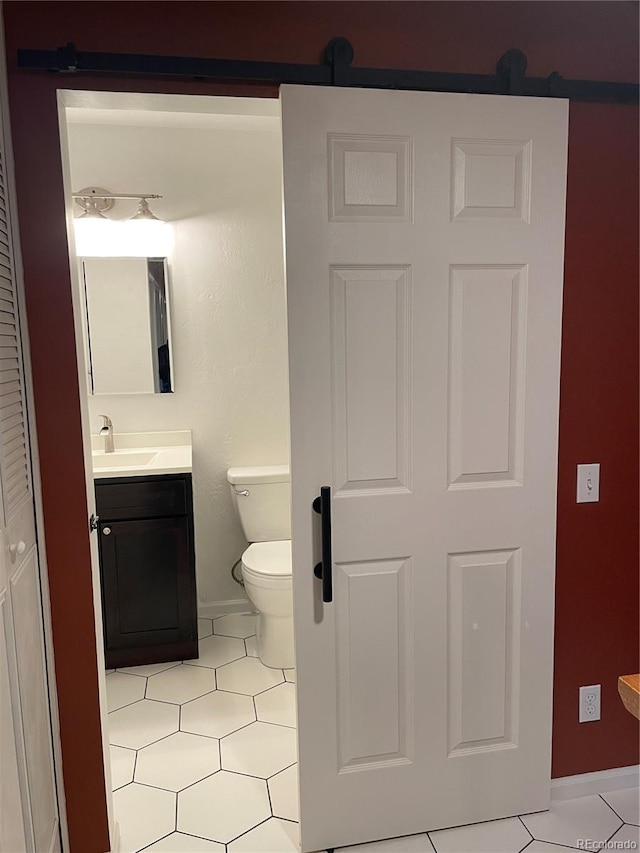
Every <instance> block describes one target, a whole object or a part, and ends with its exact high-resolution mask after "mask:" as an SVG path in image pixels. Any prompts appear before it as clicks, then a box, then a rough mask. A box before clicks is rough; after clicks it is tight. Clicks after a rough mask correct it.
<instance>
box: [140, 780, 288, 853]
mask: <svg viewBox="0 0 640 853" xmlns="http://www.w3.org/2000/svg"><path fill="white" fill-rule="evenodd" d="M123 790H126V789H123ZM270 815H271V809H270V807H269V798H268V796H267V784H266V782H264V781H263V780H262V779H252V778H250V777H249V776H240V775H238V774H237V773H225V771H224V770H221V771H220V772H219V773H216V774H215V775H214V776H210V777H209V778H208V779H203V781H202V782H197V783H196V784H195V785H193V786H192V787H191V788H187V789H186V791H182V792H181V793H179V794H178V826H177V829H178V831H179V832H186V833H191V834H193V835H198V836H200V837H201V838H210V839H211V840H212V841H219V842H220V843H226V842H228V841H231V840H232V839H233V838H237V836H238V835H241V834H242V833H243V832H247V830H249V829H251V828H252V827H254V826H257V825H258V824H259V823H262V821H264V820H266V819H267V818H268V817H270ZM279 853H283V851H279Z"/></svg>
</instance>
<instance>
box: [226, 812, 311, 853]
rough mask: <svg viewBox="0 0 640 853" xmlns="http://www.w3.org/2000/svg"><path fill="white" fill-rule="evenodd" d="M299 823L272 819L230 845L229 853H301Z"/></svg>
mask: <svg viewBox="0 0 640 853" xmlns="http://www.w3.org/2000/svg"><path fill="white" fill-rule="evenodd" d="M299 839H300V831H299V828H298V824H297V823H291V822H290V821H288V820H280V819H279V818H277V817H272V818H270V819H269V820H267V821H265V822H264V823H262V824H260V826H258V827H256V828H255V829H252V830H251V831H250V832H247V833H246V834H245V835H242V836H241V837H240V838H237V839H236V840H235V841H232V842H231V844H229V845H228V847H227V850H228V851H229V853H299V851H300V841H299Z"/></svg>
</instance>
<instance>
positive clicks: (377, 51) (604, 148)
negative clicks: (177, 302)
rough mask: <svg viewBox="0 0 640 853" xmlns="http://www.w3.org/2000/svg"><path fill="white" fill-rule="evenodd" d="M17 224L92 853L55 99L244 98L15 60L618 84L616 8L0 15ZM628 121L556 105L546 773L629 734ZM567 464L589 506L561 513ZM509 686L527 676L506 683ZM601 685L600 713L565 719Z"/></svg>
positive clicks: (83, 811) (61, 660) (632, 274)
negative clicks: (81, 53) (36, 69)
mask: <svg viewBox="0 0 640 853" xmlns="http://www.w3.org/2000/svg"><path fill="white" fill-rule="evenodd" d="M4 17H5V27H6V39H7V55H8V63H9V75H10V79H9V82H10V98H11V114H12V121H13V137H14V145H15V157H16V168H17V180H18V196H19V198H18V202H19V212H20V229H21V236H22V246H23V255H24V267H25V277H26V288H27V309H28V320H29V327H30V332H31V342H32V360H33V371H34V384H35V394H36V416H37V422H38V427H39V430H38V432H39V436H38V437H39V444H40V454H41V473H42V482H43V490H44V504H45V534H46V545H47V556H48V563H49V573H50V586H51V600H52V616H53V630H54V645H55V653H56V677H57V681H58V698H59V704H60V721H61V730H62V746H63V769H64V781H65V788H66V795H67V809H68V817H69V826H70V835H71V846H72V851H73V853H100V851H104V850H106V849H107V834H106V817H105V798H104V791H103V790H102V789H101V764H102V756H101V746H100V731H99V712H98V704H97V693H96V660H95V652H94V624H93V616H92V607H93V602H92V592H91V577H90V564H89V547H88V537H87V513H86V505H85V496H84V479H83V459H82V451H81V432H80V416H79V397H78V383H77V374H76V356H75V346H74V333H73V318H72V311H71V285H70V280H69V270H68V257H67V248H66V236H65V225H64V217H63V209H64V201H63V192H62V179H61V167H60V154H59V141H58V127H57V114H56V103H55V91H56V87H57V86H59V87H61V88H80V89H107V90H128V91H129V90H131V91H166V92H187V93H189V92H190V93H196V94H204V93H210V94H221V93H223V92H225V93H237V94H263V95H265V96H273V95H274V94H275V92H274V91H273V89H272V88H269V87H258V86H256V87H253V89H251V88H249V87H246V86H245V87H233V86H231V85H228V86H224V87H223V86H213V85H210V84H204V83H190V82H183V81H175V80H167V81H162V80H130V79H126V78H113V77H109V78H98V77H89V76H85V77H83V76H81V75H72V76H64V77H56V76H54V75H47V74H42V73H31V72H24V71H23V72H21V71H18V70H17V69H16V67H15V51H16V49H17V48H18V47H25V48H47V49H51V48H55V47H58V46H59V45H63V44H66V42H68V41H74V42H75V43H76V45H77V47H78V49H79V50H83V49H84V50H104V51H121V52H142V53H145V52H146V53H166V54H180V55H193V56H218V57H229V58H254V59H273V60H280V61H294V62H296V61H298V62H316V61H318V60H319V58H320V55H321V52H322V49H323V47H324V45H325V44H326V42H327V41H328V40H329V39H330V38H331V37H332V36H335V35H343V36H346V37H347V38H349V39H350V40H351V41H352V42H353V44H354V46H355V49H356V59H355V63H356V64H360V65H373V66H385V65H386V66H388V67H400V68H410V67H411V68H426V69H431V70H443V71H444V70H450V71H469V72H483V73H491V72H492V71H493V68H494V65H495V61H496V60H497V58H498V57H499V56H500V55H501V54H502V53H503V52H504V51H505V50H507V49H508V48H511V47H519V48H521V49H522V50H524V51H525V52H526V53H527V55H528V57H529V73H530V74H532V75H540V76H543V75H547V74H548V73H550V72H551V71H554V70H558V71H560V72H561V73H562V74H563V75H564V76H566V77H576V78H590V79H601V80H618V81H635V80H637V74H638V37H637V33H638V6H637V4H636V3H626V2H615V3H613V2H481V0H480V2H448V3H446V2H410V3H404V2H390V3H388V2H373V3H371V2H357V3H350V2H339V3H338V2H335V3H333V2H325V3H316V2H285V3H280V2H265V3H250V2H236V3H226V2H196V3H192V2H165V3H159V2H154V3H150V2H127V3H109V2H99V1H98V2H78V3H72V2H71V3H64V2H43V3H38V2H13V0H6V2H5V3H4ZM637 138H638V110H637V108H635V107H631V106H606V105H598V104H572V105H571V110H570V131H569V180H568V200H567V203H568V210H567V243H566V277H565V302H564V320H563V349H562V381H561V403H560V466H559V482H558V563H557V597H556V652H555V661H556V669H555V695H554V734H553V775H554V776H564V775H570V774H574V773H582V772H586V771H591V770H601V769H605V768H610V767H617V766H621V765H625V764H632V763H635V762H637V760H638V730H637V727H636V725H635V724H634V721H633V719H632V717H631V716H630V715H629V714H627V712H626V711H624V710H623V708H622V705H621V703H620V701H619V699H618V696H617V693H616V679H617V676H618V675H619V674H624V673H630V672H637V671H638V669H639V666H638V640H639V638H638V268H637V264H638V149H637ZM579 462H600V463H601V465H602V475H601V477H602V479H601V500H600V503H598V504H587V505H580V506H577V505H576V503H575V494H574V493H575V469H576V464H577V463H579ZM525 677H526V674H525ZM594 682H595V683H601V684H602V690H603V694H602V706H603V719H602V721H601V722H599V723H596V724H591V725H584V724H583V725H579V724H578V722H577V688H578V686H579V685H581V684H590V683H594Z"/></svg>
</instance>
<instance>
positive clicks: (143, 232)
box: [73, 187, 172, 257]
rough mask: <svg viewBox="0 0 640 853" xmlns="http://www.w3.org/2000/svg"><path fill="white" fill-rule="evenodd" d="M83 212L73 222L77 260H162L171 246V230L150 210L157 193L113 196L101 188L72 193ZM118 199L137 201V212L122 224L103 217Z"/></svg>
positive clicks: (158, 196) (120, 220) (90, 188)
mask: <svg viewBox="0 0 640 853" xmlns="http://www.w3.org/2000/svg"><path fill="white" fill-rule="evenodd" d="M73 198H74V200H75V202H76V204H78V205H79V207H81V208H82V209H83V210H84V213H82V214H81V215H80V216H78V217H76V219H75V220H74V226H75V234H76V252H77V254H78V256H80V257H114V256H115V257H165V256H166V255H167V254H169V252H170V250H171V244H172V233H171V228H170V227H169V226H168V225H167V224H166V223H165V222H163V221H162V219H159V218H158V217H157V216H156V215H155V214H154V213H153V212H152V211H151V209H150V207H149V201H148V200H149V199H156V198H162V196H161V195H158V194H157V193H112V192H110V191H109V190H106V189H104V188H102V187H85V188H84V189H82V190H80V191H79V192H77V193H73ZM119 199H125V200H127V199H137V200H138V210H137V211H136V213H135V214H134V215H133V216H132V217H130V218H128V219H125V220H122V219H119V220H113V219H110V218H109V217H107V216H105V213H106V212H107V211H109V210H111V208H112V207H113V205H114V202H115V201H116V200H119Z"/></svg>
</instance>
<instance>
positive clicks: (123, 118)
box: [61, 90, 280, 131]
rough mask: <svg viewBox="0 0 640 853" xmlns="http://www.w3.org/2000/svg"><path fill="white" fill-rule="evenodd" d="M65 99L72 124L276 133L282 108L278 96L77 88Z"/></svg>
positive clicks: (65, 92) (66, 110)
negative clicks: (167, 93) (223, 95)
mask: <svg viewBox="0 0 640 853" xmlns="http://www.w3.org/2000/svg"><path fill="white" fill-rule="evenodd" d="M61 95H62V103H63V104H64V106H65V113H66V118H67V121H68V122H69V123H71V124H103V125H104V124H107V125H121V126H122V125H124V126H129V127H132V126H133V127H190V128H203V129H218V130H274V131H277V130H279V128H280V104H279V101H278V100H277V99H275V98H222V97H216V96H206V95H158V94H139V93H130V92H79V91H72V90H66V91H64V92H62V93H61Z"/></svg>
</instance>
